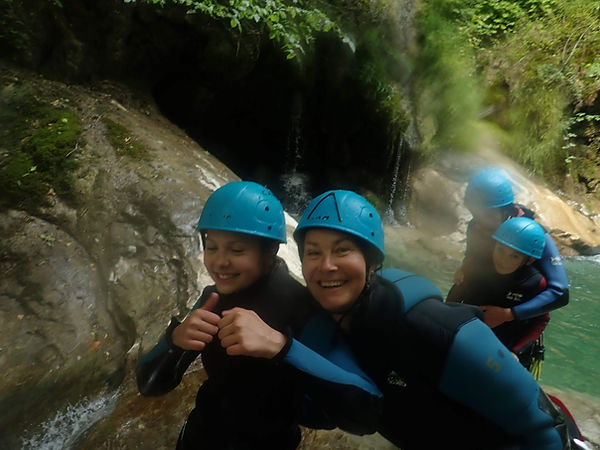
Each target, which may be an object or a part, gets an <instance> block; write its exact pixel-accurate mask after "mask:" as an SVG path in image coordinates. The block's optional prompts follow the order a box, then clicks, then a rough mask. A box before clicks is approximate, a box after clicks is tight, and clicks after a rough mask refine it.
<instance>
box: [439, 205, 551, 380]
mask: <svg viewBox="0 0 600 450" xmlns="http://www.w3.org/2000/svg"><path fill="white" fill-rule="evenodd" d="M492 238H493V239H494V240H495V242H496V243H495V246H494V248H493V251H492V258H491V261H489V262H488V263H485V262H483V263H480V264H479V265H478V266H477V267H473V268H472V270H471V271H470V272H469V275H468V276H466V277H465V278H464V280H463V282H462V284H461V287H460V289H452V290H451V291H450V293H449V294H448V298H447V301H448V302H461V303H467V304H470V305H477V306H480V307H481V309H482V310H483V312H484V320H485V322H486V324H487V325H488V326H489V327H490V328H492V330H493V331H494V333H495V334H496V336H497V337H498V339H499V340H500V341H501V342H502V343H503V344H504V345H506V346H507V347H508V348H509V349H510V350H511V351H512V352H513V353H515V354H516V355H517V356H518V357H519V360H520V361H521V363H522V364H523V365H524V366H525V367H526V368H528V369H529V368H530V365H531V362H532V356H533V355H532V351H533V349H534V344H535V341H536V340H537V339H538V337H539V336H540V335H541V333H542V332H543V331H544V328H545V327H546V325H547V324H548V321H549V320H550V316H549V314H548V313H544V314H541V315H539V316H534V317H531V318H527V319H519V318H517V317H516V316H515V314H514V311H513V308H514V307H516V306H518V305H522V304H524V303H526V302H528V301H530V300H531V299H532V298H534V297H535V296H536V295H537V294H539V293H540V292H542V291H544V289H546V279H545V277H544V275H543V274H542V273H541V272H540V271H539V270H538V269H537V268H536V266H535V265H534V263H535V262H536V261H537V260H539V259H540V258H541V256H542V254H543V251H544V246H545V231H544V229H543V228H542V227H541V226H540V225H539V224H538V223H537V222H535V221H534V220H532V219H529V218H526V217H515V218H512V219H508V220H507V221H505V222H503V223H502V224H501V225H500V226H499V227H498V229H497V230H496V232H495V233H494V234H493V235H492Z"/></svg>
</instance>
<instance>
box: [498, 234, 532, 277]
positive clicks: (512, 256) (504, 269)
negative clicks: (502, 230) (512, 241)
mask: <svg viewBox="0 0 600 450" xmlns="http://www.w3.org/2000/svg"><path fill="white" fill-rule="evenodd" d="M492 259H493V261H494V269H496V272H498V273H499V274H500V275H508V274H509V273H513V272H514V271H516V270H517V269H519V268H520V267H521V266H523V265H524V264H525V263H526V262H527V260H528V256H527V255H525V254H523V253H521V252H519V251H517V250H515V249H513V248H510V247H508V246H506V245H504V244H501V243H500V242H496V245H495V246H494V252H493V255H492Z"/></svg>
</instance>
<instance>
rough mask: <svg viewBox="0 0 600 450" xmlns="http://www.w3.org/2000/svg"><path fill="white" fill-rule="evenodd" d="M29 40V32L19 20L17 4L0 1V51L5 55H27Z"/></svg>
mask: <svg viewBox="0 0 600 450" xmlns="http://www.w3.org/2000/svg"><path fill="white" fill-rule="evenodd" d="M30 39H31V36H30V31H29V30H28V29H27V26H26V25H25V23H24V22H23V20H22V18H21V13H20V11H19V2H16V1H13V0H0V49H4V51H5V52H6V54H17V53H27V54H29V53H30V46H31V43H30Z"/></svg>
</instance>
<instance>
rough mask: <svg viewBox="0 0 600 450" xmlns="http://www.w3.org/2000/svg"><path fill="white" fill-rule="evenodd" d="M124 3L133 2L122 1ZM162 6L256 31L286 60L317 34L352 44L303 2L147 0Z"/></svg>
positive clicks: (318, 10) (324, 16) (290, 0)
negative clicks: (179, 7) (181, 8)
mask: <svg viewBox="0 0 600 450" xmlns="http://www.w3.org/2000/svg"><path fill="white" fill-rule="evenodd" d="M124 1H125V2H126V3H129V2H134V1H135V0H124ZM147 1H149V2H151V3H154V4H157V5H160V6H165V5H166V4H167V3H172V4H178V5H183V6H185V7H187V8H188V9H187V12H188V13H189V14H197V13H200V14H205V15H208V16H210V17H212V18H214V19H218V20H223V21H225V22H227V23H229V25H230V26H231V28H233V29H235V30H237V31H238V32H239V33H242V32H244V31H245V30H246V29H247V28H250V29H252V28H259V29H260V30H261V31H266V33H267V34H268V36H269V39H271V40H273V41H275V42H277V43H278V44H279V45H280V47H281V48H282V50H283V51H284V52H285V54H286V57H287V58H288V59H292V58H294V57H296V56H301V55H303V54H305V53H306V49H307V48H308V47H309V46H310V45H311V44H312V43H313V42H314V40H315V37H316V35H317V34H318V33H320V32H334V33H336V34H337V35H338V36H339V37H340V39H342V40H343V41H344V42H345V43H347V44H349V45H350V46H352V47H353V43H352V41H351V40H350V38H349V37H348V36H346V35H345V34H344V33H343V32H342V30H341V28H340V27H339V26H338V25H337V24H336V23H335V22H334V21H333V20H332V19H330V18H329V16H328V15H327V14H326V13H325V12H323V11H322V10H320V9H318V8H316V7H314V6H308V5H306V4H305V3H304V2H303V1H302V0H289V1H284V0H221V1H220V0H202V1H199V0H147Z"/></svg>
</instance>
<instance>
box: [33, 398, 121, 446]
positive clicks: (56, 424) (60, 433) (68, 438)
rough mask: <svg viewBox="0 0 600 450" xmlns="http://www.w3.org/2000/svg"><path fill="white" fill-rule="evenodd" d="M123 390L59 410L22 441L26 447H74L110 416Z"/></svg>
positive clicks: (81, 401) (83, 400)
mask: <svg viewBox="0 0 600 450" xmlns="http://www.w3.org/2000/svg"><path fill="white" fill-rule="evenodd" d="M119 395H120V392H119V391H114V392H111V393H106V394H104V395H100V396H99V397H97V398H91V399H90V398H83V399H82V400H80V401H79V402H78V403H76V404H75V405H69V406H67V407H66V408H65V409H64V410H62V411H57V413H56V414H55V416H54V417H52V418H50V419H48V420H47V421H46V422H44V423H43V424H42V425H41V430H37V433H36V434H34V435H32V436H29V437H25V438H23V440H22V449H23V450H29V449H31V450H34V449H35V450H65V449H69V448H73V447H74V446H75V444H76V442H77V439H79V438H80V437H81V436H82V435H83V434H84V433H85V432H86V431H87V430H89V429H90V428H91V427H92V426H93V425H94V424H95V423H96V422H98V421H99V420H101V419H102V418H104V417H106V416H108V415H109V414H110V413H111V412H112V411H113V410H114V408H115V405H116V403H117V399H118V397H119Z"/></svg>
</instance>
